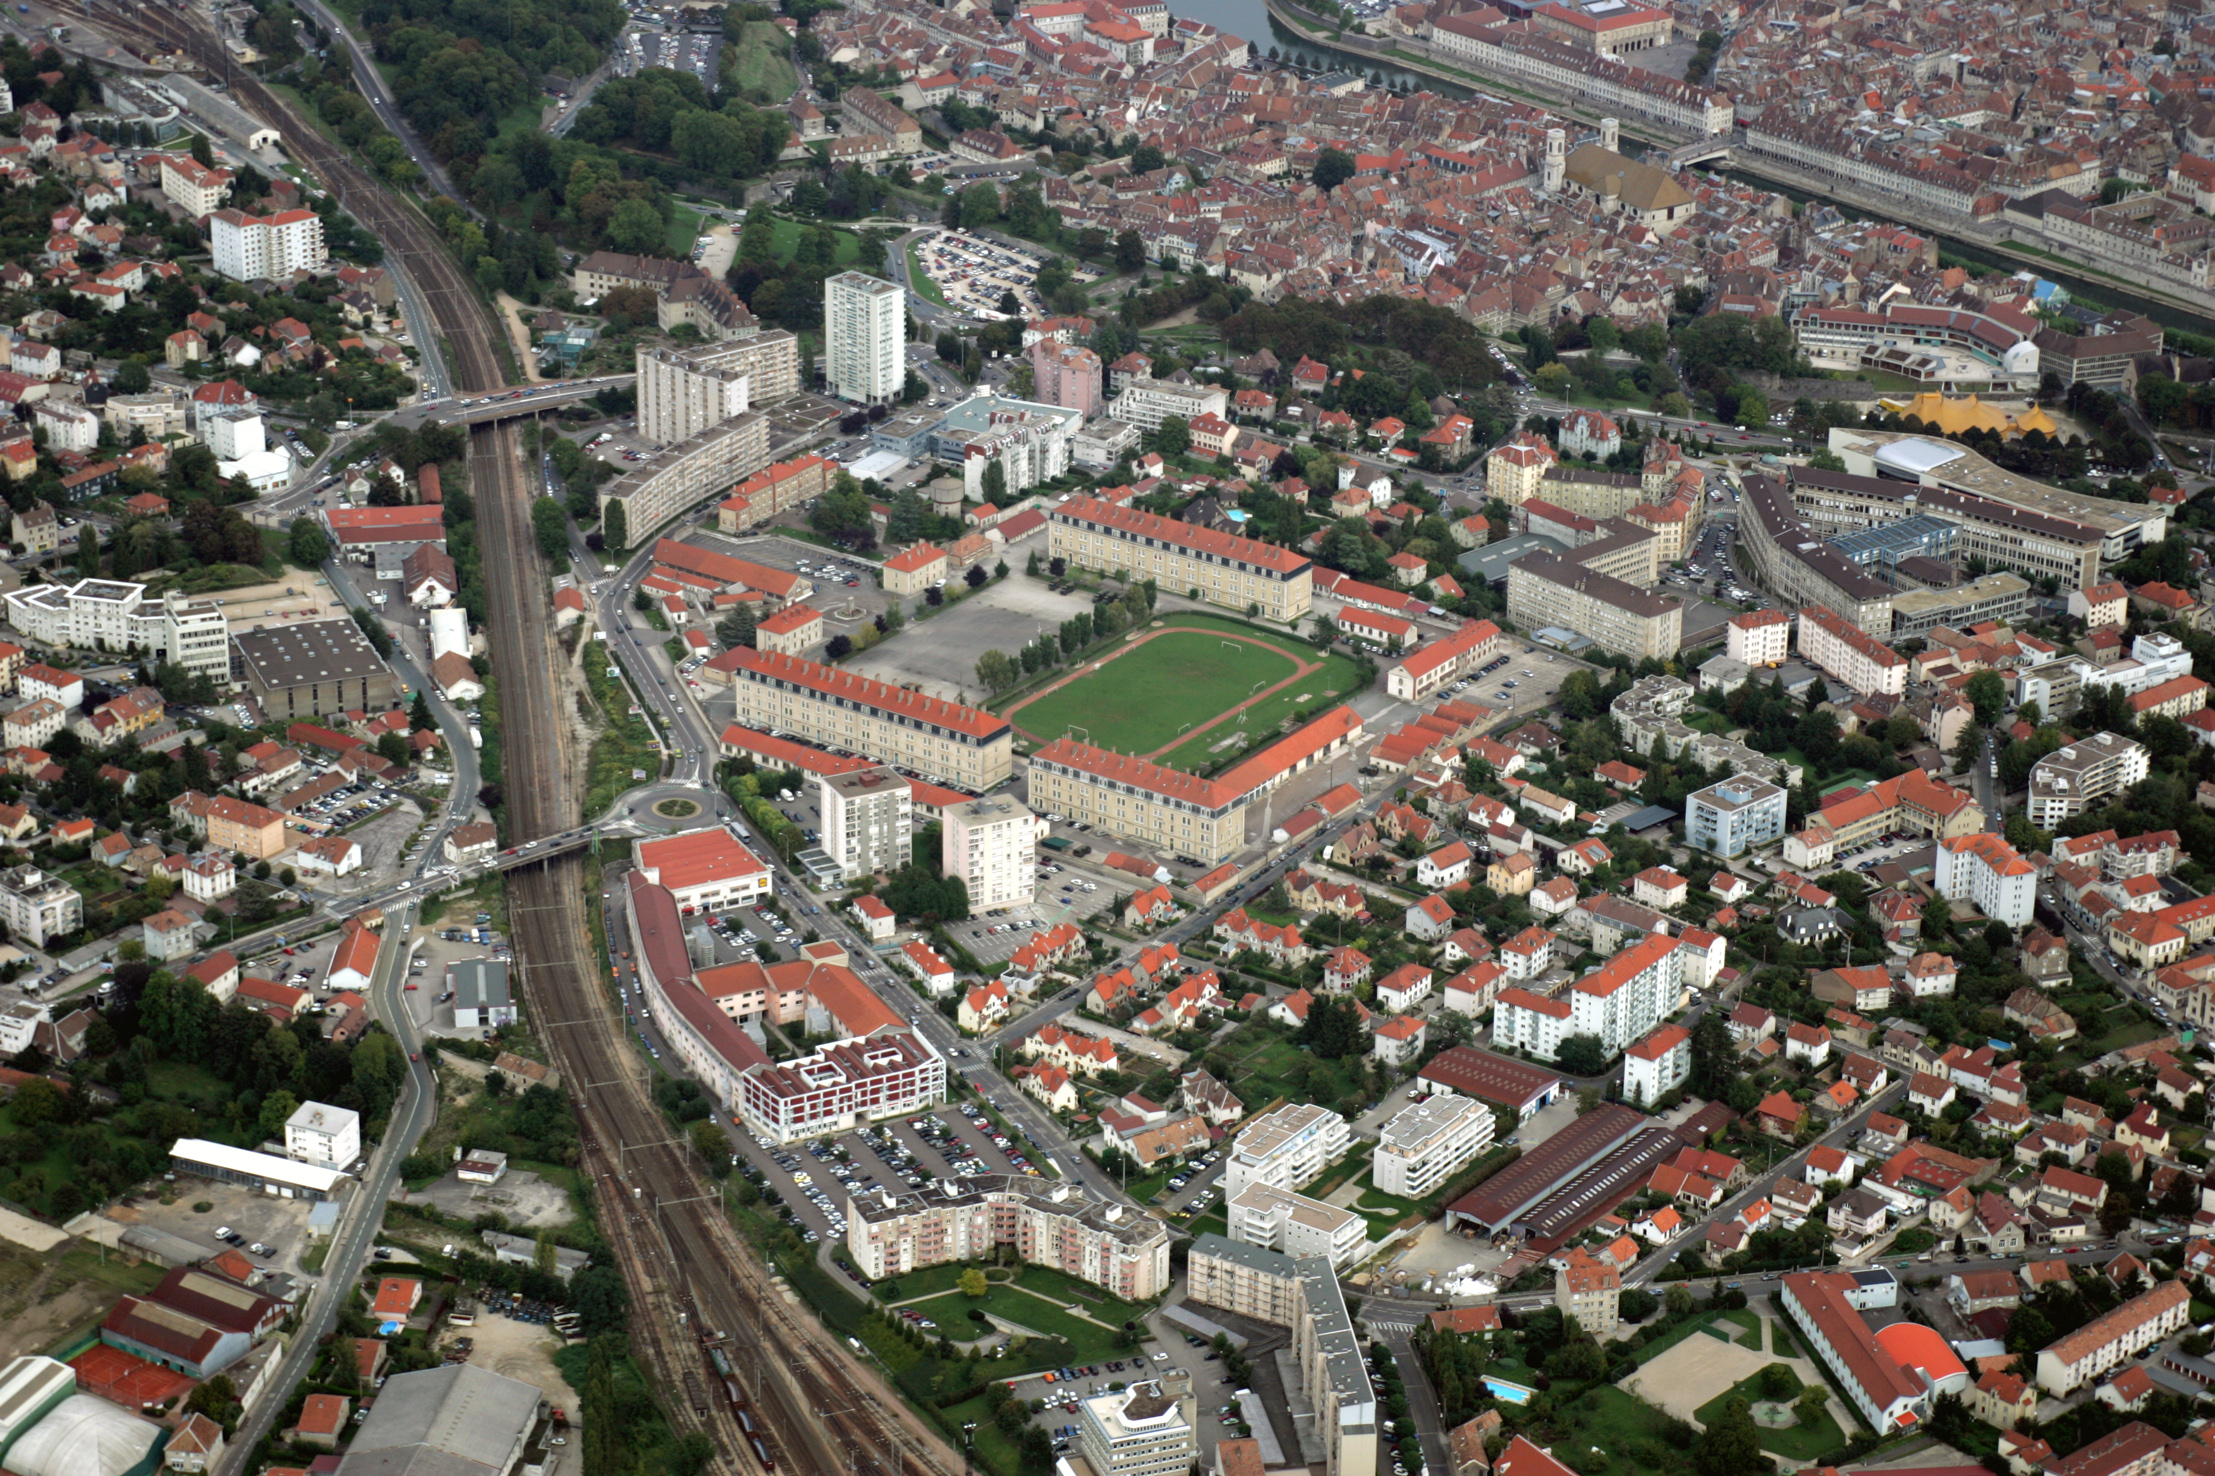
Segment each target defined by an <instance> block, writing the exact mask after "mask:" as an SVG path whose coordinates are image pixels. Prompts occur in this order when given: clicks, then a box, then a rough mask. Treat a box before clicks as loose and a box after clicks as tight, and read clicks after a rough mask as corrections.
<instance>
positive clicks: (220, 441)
mask: <svg viewBox="0 0 2215 1476" xmlns="http://www.w3.org/2000/svg"><path fill="white" fill-rule="evenodd" d="M200 439H201V440H202V441H203V442H205V443H206V445H207V448H208V449H209V450H210V451H213V452H214V453H215V459H216V460H217V461H242V460H244V459H245V458H247V457H249V456H258V455H260V454H261V453H262V452H264V451H266V450H268V449H269V439H268V436H267V434H266V432H265V431H264V429H263V426H262V418H261V412H260V411H259V410H217V411H212V412H210V413H208V414H204V415H202V416H201V417H200Z"/></svg>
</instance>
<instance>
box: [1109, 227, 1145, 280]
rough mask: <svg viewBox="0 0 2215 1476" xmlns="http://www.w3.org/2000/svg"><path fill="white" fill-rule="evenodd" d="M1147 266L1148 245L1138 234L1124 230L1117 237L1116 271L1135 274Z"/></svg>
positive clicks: (1127, 229)
mask: <svg viewBox="0 0 2215 1476" xmlns="http://www.w3.org/2000/svg"><path fill="white" fill-rule="evenodd" d="M1144 265H1146V243H1145V242H1144V241H1143V240H1141V239H1139V235H1138V232H1136V231H1134V230H1131V229H1129V228H1128V227H1126V228H1124V229H1123V230H1121V231H1118V232H1117V233H1116V236H1115V269H1116V270H1117V271H1119V272H1135V271H1137V270H1138V269H1139V268H1140V267H1143V266H1144Z"/></svg>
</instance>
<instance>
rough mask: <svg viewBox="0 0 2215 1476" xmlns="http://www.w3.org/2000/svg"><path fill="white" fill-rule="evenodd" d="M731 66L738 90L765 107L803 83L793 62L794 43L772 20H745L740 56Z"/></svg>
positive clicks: (739, 44) (786, 96) (739, 48)
mask: <svg viewBox="0 0 2215 1476" xmlns="http://www.w3.org/2000/svg"><path fill="white" fill-rule="evenodd" d="M731 67H732V75H733V76H735V77H736V78H737V79H738V90H739V91H740V92H741V93H743V94H745V96H746V98H747V100H748V101H750V102H753V103H756V104H758V105H760V106H763V107H773V106H775V105H777V104H779V103H782V102H783V101H784V100H785V99H786V98H789V97H791V96H792V94H793V93H794V92H795V91H797V90H798V89H799V86H800V74H799V73H798V72H797V71H795V70H794V69H793V66H792V43H791V41H789V40H788V39H786V37H785V34H784V31H783V30H782V29H781V28H780V27H778V26H777V25H776V24H775V23H774V22H772V21H748V22H747V23H746V28H745V32H744V35H743V38H742V39H741V40H740V41H739V43H738V59H737V60H736V61H735V62H733V63H732V64H731Z"/></svg>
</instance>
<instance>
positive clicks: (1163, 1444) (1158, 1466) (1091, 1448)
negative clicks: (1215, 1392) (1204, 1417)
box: [1077, 1375, 1200, 1476]
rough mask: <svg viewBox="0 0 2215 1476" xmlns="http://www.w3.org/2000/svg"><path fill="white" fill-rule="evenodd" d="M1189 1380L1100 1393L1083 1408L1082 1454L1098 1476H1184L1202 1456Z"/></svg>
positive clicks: (1175, 1379) (1162, 1381)
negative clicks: (1200, 1455)
mask: <svg viewBox="0 0 2215 1476" xmlns="http://www.w3.org/2000/svg"><path fill="white" fill-rule="evenodd" d="M1198 1413H1199V1410H1198V1406H1197V1405H1196V1403H1195V1402H1194V1400H1193V1398H1192V1392H1191V1379H1190V1377H1189V1376H1188V1375H1170V1376H1169V1377H1167V1378H1163V1379H1156V1380H1150V1381H1148V1382H1146V1383H1143V1384H1133V1385H1131V1386H1130V1387H1129V1388H1127V1389H1122V1390H1118V1391H1115V1392H1113V1393H1108V1394H1095V1395H1093V1396H1092V1397H1091V1398H1090V1399H1086V1400H1083V1401H1081V1402H1080V1403H1079V1404H1078V1405H1077V1449H1078V1451H1079V1452H1080V1453H1082V1454H1083V1456H1084V1459H1085V1464H1086V1465H1088V1466H1090V1467H1091V1468H1092V1472H1093V1476H1184V1473H1185V1472H1187V1471H1189V1470H1190V1469H1191V1468H1192V1465H1193V1462H1194V1461H1195V1460H1196V1459H1197V1458H1198V1456H1199V1451H1200V1433H1199V1428H1198V1424H1197V1416H1198Z"/></svg>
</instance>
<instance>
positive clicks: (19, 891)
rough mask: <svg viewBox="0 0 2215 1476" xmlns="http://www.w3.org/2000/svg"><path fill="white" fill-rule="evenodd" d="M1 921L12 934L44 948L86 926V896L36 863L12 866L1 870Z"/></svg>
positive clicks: (32, 944)
mask: <svg viewBox="0 0 2215 1476" xmlns="http://www.w3.org/2000/svg"><path fill="white" fill-rule="evenodd" d="M0 922H4V923H6V924H7V925H8V936H9V937H11V938H14V939H17V940H18V941H22V942H28V943H29V944H30V945H31V946H32V947H33V948H44V947H45V946H46V945H47V943H48V941H49V940H51V939H54V938H59V937H62V936H64V935H65V934H68V933H74V932H76V931H77V930H78V929H79V928H81V927H83V926H84V924H85V899H84V898H82V897H80V896H78V895H77V890H76V888H74V887H72V886H70V884H69V883H68V882H65V881H63V880H62V879H61V878H60V877H58V876H48V875H47V874H46V873H45V872H43V871H41V870H39V869H38V868H37V867H36V866H16V867H11V868H10V869H9V870H6V871H0Z"/></svg>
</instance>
